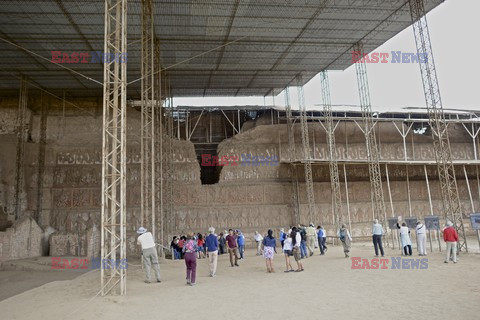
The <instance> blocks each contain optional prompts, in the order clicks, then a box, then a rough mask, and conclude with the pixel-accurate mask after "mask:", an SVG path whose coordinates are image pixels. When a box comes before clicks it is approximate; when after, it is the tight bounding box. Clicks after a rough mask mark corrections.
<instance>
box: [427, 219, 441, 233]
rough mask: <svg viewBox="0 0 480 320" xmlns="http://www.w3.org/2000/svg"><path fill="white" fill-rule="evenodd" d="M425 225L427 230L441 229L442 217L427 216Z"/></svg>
mask: <svg viewBox="0 0 480 320" xmlns="http://www.w3.org/2000/svg"><path fill="white" fill-rule="evenodd" d="M425 227H426V228H427V230H440V219H439V218H438V216H425Z"/></svg>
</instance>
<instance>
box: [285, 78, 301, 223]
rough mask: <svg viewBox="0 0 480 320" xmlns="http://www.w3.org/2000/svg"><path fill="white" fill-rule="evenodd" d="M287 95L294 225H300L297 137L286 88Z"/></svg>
mask: <svg viewBox="0 0 480 320" xmlns="http://www.w3.org/2000/svg"><path fill="white" fill-rule="evenodd" d="M284 93H285V107H286V111H287V132H288V157H289V161H290V162H291V163H292V164H291V169H292V200H293V201H292V203H293V224H294V225H298V224H299V223H300V214H299V208H298V174H297V167H296V166H295V165H294V164H293V162H294V161H295V159H296V157H295V136H294V133H293V123H292V106H291V105H290V92H289V88H288V87H286V88H285V90H284Z"/></svg>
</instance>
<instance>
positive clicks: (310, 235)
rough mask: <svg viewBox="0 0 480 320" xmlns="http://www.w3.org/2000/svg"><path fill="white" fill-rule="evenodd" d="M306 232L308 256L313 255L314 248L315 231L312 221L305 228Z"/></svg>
mask: <svg viewBox="0 0 480 320" xmlns="http://www.w3.org/2000/svg"><path fill="white" fill-rule="evenodd" d="M306 232H307V248H308V250H309V251H310V256H313V252H314V249H315V238H316V235H317V233H316V232H315V227H314V226H313V223H310V225H309V226H308V228H307V229H306Z"/></svg>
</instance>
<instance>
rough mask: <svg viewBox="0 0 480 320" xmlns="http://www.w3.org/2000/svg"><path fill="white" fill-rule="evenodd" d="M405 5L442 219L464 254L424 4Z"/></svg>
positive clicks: (413, 1)
mask: <svg viewBox="0 0 480 320" xmlns="http://www.w3.org/2000/svg"><path fill="white" fill-rule="evenodd" d="M409 4H410V14H411V17H412V24H413V33H414V36H415V44H416V46H417V53H418V56H419V57H422V59H421V60H422V61H420V60H419V65H420V72H421V75H422V83H423V90H424V93H425V102H426V104H427V112H428V119H429V124H430V128H431V131H432V138H433V147H434V150H435V160H436V162H437V168H438V177H439V180H440V188H441V193H442V200H443V210H444V215H445V218H446V219H448V220H450V221H451V222H452V223H453V225H454V226H455V229H456V230H457V232H458V236H459V241H458V243H457V246H458V249H459V251H461V250H462V249H463V248H465V251H467V252H468V247H467V238H466V236H465V229H464V227H463V219H462V212H461V207H460V199H459V195H458V187H457V180H456V178H455V169H454V166H453V162H452V151H451V148H450V139H449V137H448V128H447V122H446V121H445V114H444V111H443V105H442V99H441V97H440V87H439V85H438V78H437V71H436V69H435V61H434V58H433V50H432V44H431V41H430V32H429V30H428V23H427V17H426V12H425V6H424V1H423V0H410V1H409Z"/></svg>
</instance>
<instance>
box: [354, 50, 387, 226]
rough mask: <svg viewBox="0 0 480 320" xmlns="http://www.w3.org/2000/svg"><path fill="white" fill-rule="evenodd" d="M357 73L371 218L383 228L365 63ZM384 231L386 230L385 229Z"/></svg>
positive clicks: (382, 205) (380, 185)
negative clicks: (376, 220) (371, 210)
mask: <svg viewBox="0 0 480 320" xmlns="http://www.w3.org/2000/svg"><path fill="white" fill-rule="evenodd" d="M354 50H355V51H357V52H363V46H362V44H361V43H357V44H356V45H355V46H354ZM355 67H356V71H357V83H358V92H359V95H360V107H361V110H362V120H363V133H364V135H365V142H366V149H367V160H368V171H369V175H370V189H371V201H372V209H373V217H374V218H375V219H378V220H379V221H381V223H382V225H384V227H385V222H386V221H387V217H386V214H387V213H386V211H385V200H384V197H383V187H382V175H381V171H380V163H379V160H380V154H379V149H378V146H377V139H376V135H375V124H374V122H373V113H372V106H371V103H370V90H369V87H368V78H367V66H366V63H365V61H363V60H360V61H358V62H357V63H355ZM385 230H386V228H385Z"/></svg>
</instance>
